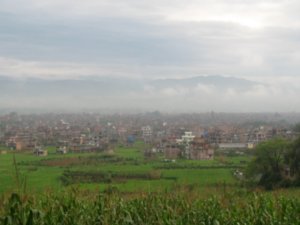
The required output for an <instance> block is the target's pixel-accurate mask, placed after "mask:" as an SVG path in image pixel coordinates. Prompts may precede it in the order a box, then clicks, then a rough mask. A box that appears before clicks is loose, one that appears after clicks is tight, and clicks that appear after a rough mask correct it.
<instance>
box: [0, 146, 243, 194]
mask: <svg viewBox="0 0 300 225" xmlns="http://www.w3.org/2000/svg"><path fill="white" fill-rule="evenodd" d="M145 147H146V146H145V145H144V144H143V143H142V142H137V143H136V144H135V145H133V146H132V147H121V146H118V147H116V149H115V153H114V155H112V156H106V154H105V153H83V154H74V153H69V154H66V155H58V154H56V153H55V147H52V146H49V147H47V150H48V153H49V154H48V156H46V157H38V156H35V155H33V154H32V152H22V153H15V154H13V152H12V151H9V152H8V153H7V154H3V155H0V172H1V173H0V180H1V182H0V193H5V192H11V191H12V190H13V188H14V187H15V183H16V181H15V179H14V177H15V169H14V166H13V156H14V155H15V159H16V162H17V166H18V169H19V171H20V176H21V177H22V179H23V180H26V189H27V190H28V191H30V192H43V190H45V189H52V190H59V189H62V188H63V184H62V182H61V177H62V175H63V173H64V171H66V170H69V171H81V172H94V173H97V172H99V173H106V174H108V176H109V174H110V173H123V174H124V173H125V174H126V173H127V174H131V173H133V174H147V173H151V172H152V171H159V173H160V174H161V178H160V179H159V180H148V179H142V178H141V179H124V180H121V181H120V180H112V181H111V183H105V182H86V183H81V184H78V183H74V184H72V185H71V186H79V187H80V189H88V190H105V189H107V188H109V187H110V186H114V187H115V188H117V189H118V190H119V191H121V192H137V191H151V192H153V191H156V190H165V189H171V188H173V187H174V185H175V186H176V185H183V186H184V185H186V186H189V187H192V186H193V187H197V188H202V189H203V188H206V187H213V186H218V185H220V184H223V183H225V184H226V185H235V183H236V181H235V178H234V177H233V176H232V170H233V169H232V166H244V164H243V163H241V162H244V161H247V160H249V158H247V156H235V157H222V158H221V157H216V159H215V160H203V161H197V160H185V159H179V160H176V162H165V161H164V160H163V159H164V157H163V155H159V157H157V158H156V159H150V160H148V159H147V160H145V159H144V154H143V149H144V148H145ZM105 157H106V158H105ZM107 157H110V158H107ZM218 167H220V168H218Z"/></svg>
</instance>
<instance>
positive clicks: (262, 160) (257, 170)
mask: <svg viewBox="0 0 300 225" xmlns="http://www.w3.org/2000/svg"><path fill="white" fill-rule="evenodd" d="M288 149H289V142H288V141H286V140H284V139H280V138H277V139H272V140H269V141H266V142H263V143H260V144H258V145H257V147H256V148H255V154H254V155H255V157H254V160H253V161H252V162H251V163H250V165H249V167H248V170H247V173H248V176H249V177H252V178H253V177H256V178H257V182H258V185H260V186H263V187H265V188H266V189H272V188H274V187H275V186H279V185H280V182H281V181H283V180H284V177H283V172H284V168H285V158H286V154H287V152H288Z"/></svg>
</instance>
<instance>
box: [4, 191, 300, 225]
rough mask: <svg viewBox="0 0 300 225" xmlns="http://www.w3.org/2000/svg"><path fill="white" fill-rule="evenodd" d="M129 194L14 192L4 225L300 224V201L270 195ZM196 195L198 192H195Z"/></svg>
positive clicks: (7, 202) (6, 204)
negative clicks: (36, 194)
mask: <svg viewBox="0 0 300 225" xmlns="http://www.w3.org/2000/svg"><path fill="white" fill-rule="evenodd" d="M189 194H190V195H185V194H182V193H157V194H144V195H140V196H134V197H130V198H123V197H121V196H120V195H118V194H114V193H108V194H98V195H97V196H96V197H94V198H93V199H90V198H84V197H82V196H81V197H80V196H79V193H78V192H77V191H73V192H71V193H62V194H55V195H53V194H45V195H43V196H42V197H38V198H37V197H36V198H35V197H33V196H20V195H17V194H12V195H11V197H10V198H8V199H4V201H3V202H2V203H1V204H0V224H3V225H15V224H20V225H23V224H24V225H33V224H39V225H41V224H49V225H50V224H53V225H54V224H55V225H57V224H64V225H68V224H70V225H76V224H78V225H84V224H109V225H113V224H182V225H185V224H191V225H192V224H197V225H198V224H211V225H215V224H225V225H226V224H228V225H229V224H230V225H231V224H249V225H250V224H251V225H255V224H259V225H261V224H278V225H280V224H289V225H293V224H300V222H299V221H300V201H299V200H297V199H288V198H283V197H269V196H267V195H265V194H246V195H242V196H236V195H224V196H222V197H213V196H211V197H208V198H206V199H200V198H198V197H194V196H193V195H192V193H189ZM191 195H192V196H191Z"/></svg>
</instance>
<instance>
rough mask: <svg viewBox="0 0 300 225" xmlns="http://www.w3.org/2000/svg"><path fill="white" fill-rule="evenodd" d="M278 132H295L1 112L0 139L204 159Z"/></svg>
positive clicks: (177, 119)
mask: <svg viewBox="0 0 300 225" xmlns="http://www.w3.org/2000/svg"><path fill="white" fill-rule="evenodd" d="M276 136H280V137H284V138H293V137H294V136H295V133H294V132H293V131H292V130H291V129H290V127H289V126H287V125H280V124H275V125H274V124H264V125H262V124H261V123H260V124H258V123H255V122H249V121H246V122H243V123H242V122H240V121H239V122H238V123H227V122H224V121H222V120H220V121H217V122H216V120H215V115H211V122H209V121H203V120H201V118H200V119H199V118H198V117H197V116H195V115H190V116H189V115H181V116H180V115H178V116H174V115H161V114H160V113H158V112H154V113H149V114H138V115H121V114H115V115H99V114H41V115H34V114H32V115H18V114H17V113H10V114H7V115H4V116H1V117H0V145H5V146H7V147H9V148H11V149H14V150H17V151H26V150H29V151H34V153H35V154H37V155H46V153H45V150H43V148H42V147H41V146H56V147H57V153H60V154H65V153H67V152H97V151H105V150H112V149H114V147H115V146H116V145H131V144H133V143H134V142H135V141H137V140H140V141H144V142H146V143H148V145H147V146H150V147H149V148H147V149H145V155H146V156H148V155H153V154H155V153H161V154H164V155H165V158H166V159H176V158H187V159H197V160H208V159H212V158H213V157H214V151H215V150H216V149H252V148H254V147H255V145H256V144H257V143H259V142H261V141H265V140H268V139H271V138H274V137H276Z"/></svg>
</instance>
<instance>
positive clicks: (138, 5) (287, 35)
mask: <svg viewBox="0 0 300 225" xmlns="http://www.w3.org/2000/svg"><path fill="white" fill-rule="evenodd" d="M299 12H300V1H298V0H260V1H258V0H189V1H183V0H152V1H145V0H84V1H83V0H0V75H2V76H9V77H17V78H27V77H38V78H45V79H73V78H76V79H78V78H84V77H91V76H102V77H103V76H104V77H107V76H110V77H128V78H138V79H146V78H147V79H154V78H186V77H193V76H198V75H208V76H210V75H224V76H231V77H237V78H244V79H248V80H252V81H257V82H261V83H262V84H261V85H260V86H256V87H253V89H252V90H249V91H250V92H251V94H250V96H251V99H252V101H254V102H256V100H258V99H262V98H263V101H266V100H268V99H269V100H271V99H274V98H276V99H277V100H278V101H276V102H273V103H272V105H273V106H270V107H269V108H267V109H265V110H264V109H262V106H261V107H257V108H255V106H254V104H253V105H252V106H251V107H250V108H249V110H250V111H271V110H277V111H281V110H280V109H281V108H282V105H284V107H285V108H284V109H283V110H282V111H299V110H300V106H299V105H300V104H299V103H300V100H298V99H299V98H298V96H300V76H299V71H300V13H299ZM210 88H211V87H210ZM174 91H175V92H176V90H174ZM249 91H248V92H247V93H246V92H243V93H235V90H227V92H228V93H227V92H226V93H227V94H228V95H229V98H231V97H233V96H234V98H236V101H238V102H240V103H241V104H242V102H244V101H245V100H246V98H243V95H247V96H248V97H247V98H250V97H249ZM215 94H216V93H214V94H213V96H215ZM208 95H209V94H208ZM230 96H231V97H230ZM177 97H178V96H177ZM0 100H1V99H0ZM3 101H4V100H3V99H2V103H3ZM263 101H261V103H260V104H261V105H263V104H264V103H263ZM287 101H288V103H287ZM0 103H1V101H0ZM225 105H226V104H225ZM211 108H212V109H213V107H211ZM206 109H207V110H208V109H209V106H207V107H206ZM218 109H219V110H224V111H228V110H229V108H218Z"/></svg>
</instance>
